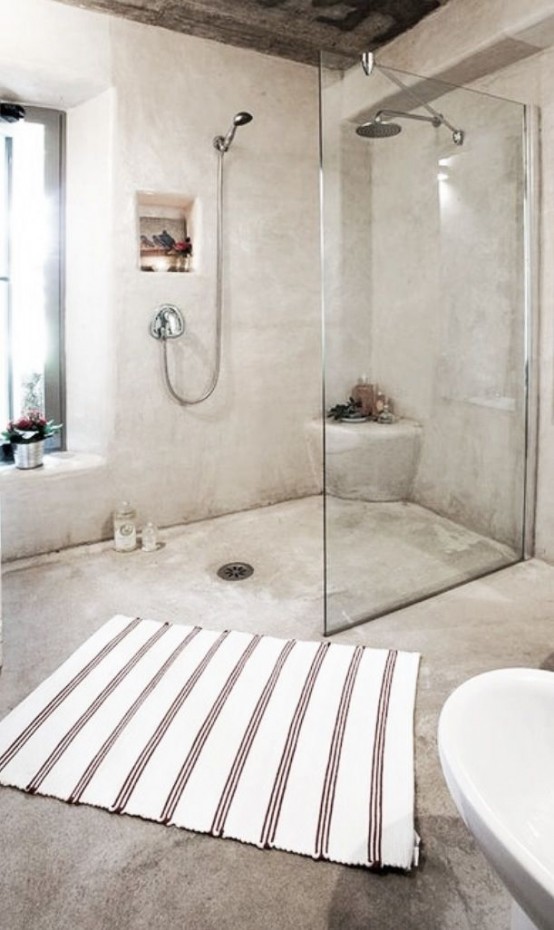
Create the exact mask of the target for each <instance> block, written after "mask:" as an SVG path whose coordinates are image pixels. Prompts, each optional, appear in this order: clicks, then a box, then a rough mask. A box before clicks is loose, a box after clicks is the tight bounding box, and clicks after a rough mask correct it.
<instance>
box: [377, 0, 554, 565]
mask: <svg viewBox="0 0 554 930" xmlns="http://www.w3.org/2000/svg"><path fill="white" fill-rule="evenodd" d="M553 45H554V0H537V2H535V3H533V4H532V5H530V4H529V3H527V2H525V0H494V2H490V3H487V4H486V5H483V4H482V3H481V2H480V0H450V2H449V3H448V4H447V5H446V6H445V7H444V8H442V9H441V10H440V11H438V12H437V13H436V14H433V15H432V16H431V17H429V18H428V19H427V20H426V21H425V23H421V24H420V25H418V26H417V27H416V28H414V29H413V30H411V31H410V32H409V33H407V34H406V35H405V36H403V37H400V38H399V39H397V40H395V41H394V42H392V43H390V44H389V45H388V46H387V48H386V49H383V50H382V54H381V55H380V56H379V57H380V61H381V62H382V63H383V64H385V65H386V64H389V65H390V66H392V67H398V68H401V69H405V70H407V71H410V72H413V73H416V74H417V73H419V74H425V75H442V76H445V77H447V78H448V79H451V80H453V81H459V80H461V81H465V82H467V83H472V86H474V87H475V88H476V89H478V90H483V91H485V92H490V93H493V94H498V95H501V96H505V97H507V98H508V99H511V100H517V101H520V102H521V103H527V104H530V105H533V106H536V107H539V108H540V127H541V132H540V158H539V166H538V168H539V178H540V217H539V250H540V255H539V263H540V276H539V282H538V283H539V301H538V304H539V305H538V308H537V309H538V317H539V319H538V329H539V334H538V335H539V350H538V355H537V357H536V359H535V368H536V373H537V376H538V382H539V395H540V396H539V424H538V427H539V428H538V470H537V499H536V545H535V551H536V555H537V556H538V557H540V558H544V559H546V560H547V561H549V562H554V533H553V532H552V526H553V525H554V486H553V483H552V478H551V476H552V473H553V470H554V401H553V399H554V362H553V358H552V345H553V344H554V297H553V295H554V269H553V268H552V263H551V262H549V261H548V260H547V258H546V257H547V256H549V255H550V254H551V252H552V250H553V248H554V222H553V218H554V171H553V165H554V100H553V99H552V93H551V88H552V82H553V80H554V52H553V51H552V46H553Z"/></svg>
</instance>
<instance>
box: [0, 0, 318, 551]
mask: <svg viewBox="0 0 554 930" xmlns="http://www.w3.org/2000/svg"><path fill="white" fill-rule="evenodd" d="M21 8H25V11H26V13H27V16H26V17H24V19H25V22H26V24H27V28H26V29H25V30H24V29H23V28H22V20H21V15H20V14H21V9H20V8H19V5H18V14H17V16H15V17H14V19H13V20H10V17H9V10H8V9H5V8H2V16H3V23H2V25H3V27H4V28H7V27H9V26H12V27H13V31H14V32H15V34H16V35H17V36H18V39H17V41H16V39H15V38H13V37H12V46H13V52H12V53H11V56H10V61H11V63H12V67H13V70H12V72H11V74H12V83H11V89H13V92H14V93H13V95H14V96H17V95H18V94H17V92H18V87H17V74H18V70H17V69H18V67H19V69H20V70H19V73H20V75H21V80H22V86H24V84H25V80H26V76H27V75H28V73H29V70H31V69H32V63H33V60H34V59H35V57H36V54H37V45H40V55H41V65H40V67H41V70H42V71H43V73H44V74H45V75H49V74H51V75H52V82H53V84H54V85H55V86H60V87H61V88H62V89H63V87H64V86H65V81H66V77H67V73H66V74H65V75H61V76H60V68H59V60H58V59H59V54H58V52H59V48H58V46H59V44H60V41H61V40H60V38H59V36H60V33H63V28H64V26H65V24H66V20H65V17H66V15H67V14H68V13H71V14H72V29H73V30H74V33H75V43H76V47H77V48H78V50H79V51H80V57H81V58H82V72H83V74H82V79H83V82H84V83H86V84H87V86H88V88H89V91H90V93H89V94H88V97H87V100H86V101H85V102H83V100H82V99H80V98H79V99H78V100H76V101H75V103H77V104H78V108H77V109H76V110H74V111H72V112H71V113H70V116H69V143H70V146H71V148H72V151H71V150H70V152H69V158H71V156H72V154H73V155H74V156H75V161H74V163H73V168H72V169H71V170H70V173H69V182H70V185H69V195H70V198H71V202H70V207H69V213H68V221H69V226H70V227H71V228H72V229H73V231H74V232H77V233H78V232H79V225H80V223H82V224H83V228H82V229H81V231H80V233H81V237H85V238H84V239H83V238H81V241H82V242H85V241H86V233H87V229H88V228H89V225H90V230H91V236H92V249H91V253H92V254H91V256H90V257H91V259H92V260H91V262H90V265H86V263H85V262H84V259H83V256H82V255H81V254H80V253H79V252H78V247H76V245H75V241H73V243H72V246H71V247H70V250H69V266H68V283H69V289H68V374H69V380H68V398H69V409H68V422H69V448H70V450H72V451H75V450H77V451H79V452H84V451H86V447H87V436H86V433H87V422H88V424H89V426H90V443H89V444H88V451H92V452H97V453H99V455H100V457H99V458H97V459H96V460H90V459H87V460H86V461H84V463H83V465H82V467H74V466H75V465H79V462H75V461H74V460H72V459H71V458H70V457H66V460H65V461H62V462H61V463H60V462H59V461H58V462H56V463H55V467H54V463H52V466H51V467H49V468H48V469H45V470H44V471H43V472H42V474H40V475H39V474H38V473H33V474H25V475H16V474H14V472H13V470H5V471H9V475H7V477H6V476H3V475H0V481H1V482H2V485H1V486H2V489H3V491H4V493H3V514H2V518H3V528H4V537H3V543H4V557H16V556H21V555H29V554H31V553H33V552H39V551H45V550H49V549H54V548H58V547H60V546H63V545H67V544H74V543H79V542H83V541H87V540H93V539H98V538H100V537H102V536H105V535H107V534H108V533H109V528H110V524H109V519H110V513H111V509H112V507H113V506H114V504H115V503H116V502H117V500H118V499H119V498H120V497H122V496H125V497H127V498H129V499H131V500H132V501H133V502H134V503H135V505H136V506H137V507H138V510H139V516H140V518H141V519H147V518H148V519H152V520H154V521H155V522H157V523H159V524H160V525H168V524H171V523H177V522H181V521H189V520H195V519H201V518H203V517H206V516H210V515H213V514H218V513H223V512H228V511H233V510H238V509H242V508H248V507H254V506H258V505H263V504H268V503H271V502H274V501H277V500H284V499H288V498H292V497H296V496H302V495H304V494H310V493H315V492H317V491H318V490H319V489H320V486H321V478H320V474H319V469H318V468H317V467H315V468H314V463H313V461H312V459H311V458H310V451H309V448H308V445H307V441H306V431H305V425H306V423H307V422H308V421H309V420H310V419H311V418H313V417H314V416H316V415H317V414H318V412H319V409H320V326H319V254H318V245H319V242H318V219H319V218H318V152H317V138H318V133H317V115H318V112H317V84H316V80H317V75H316V72H315V69H312V68H309V67H306V66H303V65H298V64H295V63H290V62H286V61H282V60H278V59H274V58H271V57H268V56H263V55H259V54H256V53H253V52H249V51H244V50H240V49H235V48H231V47H227V46H222V45H219V44H217V43H213V42H209V41H204V40H200V39H195V38H192V37H188V36H183V35H179V34H174V33H171V32H168V31H164V30H158V29H155V28H152V27H147V26H142V25H139V24H136V23H130V22H126V21H124V20H119V19H112V18H110V17H103V16H98V15H96V14H91V13H88V12H85V11H82V10H74V9H71V8H68V7H65V6H62V5H58V4H56V3H51V2H50V0H22V2H21ZM39 12H40V14H41V15H40V24H41V30H42V33H41V36H40V42H39V37H38V36H34V33H33V30H32V27H30V26H29V24H31V23H32V22H33V16H34V14H35V13H37V14H38V13H39ZM29 33H31V36H29ZM72 34H73V33H72ZM89 36H90V42H91V45H90V48H89V47H88V44H87V43H88V39H89ZM64 41H65V40H64ZM47 50H49V51H50V53H51V59H50V58H49V55H48V53H47ZM64 54H66V53H64ZM95 55H97V56H98V61H99V64H100V68H99V70H100V72H101V74H100V78H99V80H98V82H97V83H96V84H95V82H94V80H91V58H93V57H94V56H95ZM1 57H2V52H1V51H0V58H1ZM17 61H19V65H18V64H17ZM106 70H107V71H108V72H109V75H108V77H109V81H106ZM70 71H71V75H70V76H69V78H68V80H70V81H71V82H73V81H75V82H76V83H77V84H79V86H81V79H80V72H79V56H77V57H76V58H75V59H72V61H71V68H69V67H68V68H67V72H70ZM92 73H93V69H92ZM1 75H2V70H1V68H0V93H4V90H3V87H5V86H7V85H6V84H4V85H2V83H1ZM106 86H109V87H110V88H111V90H110V91H109V92H108V94H106V95H102V96H99V93H98V92H99V91H101V90H102V89H103V88H106ZM58 96H60V97H62V98H63V93H62V94H60V95H58ZM53 97H54V98H55V97H56V93H53ZM41 102H44V103H46V102H49V103H51V104H54V105H55V104H56V99H52V100H49V101H47V100H41ZM241 109H246V110H249V111H251V112H252V113H253V114H254V121H253V122H252V123H251V124H250V125H249V126H247V127H244V128H243V129H241V130H239V132H238V133H237V136H236V140H235V144H234V145H233V148H232V149H231V151H230V152H229V153H228V155H227V156H226V162H225V164H226V190H225V197H226V209H225V215H226V218H227V231H226V238H225V260H226V278H225V311H224V337H223V365H222V373H221V380H220V384H219V386H218V388H217V390H216V392H215V394H214V395H213V397H212V398H210V400H209V401H206V402H205V403H204V404H202V405H200V406H198V407H194V408H189V409H183V408H181V407H179V406H178V405H176V404H174V403H173V402H172V401H171V400H170V399H169V398H168V396H167V394H166V392H165V389H164V387H163V383H162V377H161V368H160V346H159V345H158V344H157V343H155V342H154V340H152V339H151V337H150V336H149V334H148V325H149V322H150V319H151V317H152V315H153V312H154V309H155V308H156V306H157V305H159V304H160V303H162V302H165V301H171V302H175V303H176V304H177V305H179V306H180V307H181V308H182V309H183V311H184V313H185V316H186V320H187V326H188V341H187V343H186V346H185V345H183V347H179V348H178V352H177V353H176V354H177V355H178V358H177V359H176V360H175V361H176V362H177V369H178V370H177V372H176V383H177V385H178V388H179V390H180V391H182V392H184V393H188V394H192V395H193V396H194V395H196V394H198V393H199V392H200V391H201V390H202V389H203V388H204V386H205V383H206V381H207V379H208V373H209V368H210V364H211V362H212V359H213V351H214V287H215V282H214V268H215V168H216V155H215V152H214V149H213V147H212V138H213V136H214V135H216V134H217V133H221V132H225V131H226V129H227V127H228V125H229V122H230V119H231V117H232V116H233V114H234V113H235V112H237V111H238V110H241ZM89 146H90V149H88V147H89ZM87 149H88V155H87ZM95 164H96V165H97V170H96V169H95ZM87 177H88V179H89V182H90V185H92V186H91V187H87V180H86V179H87ZM80 187H81V193H82V196H81V193H79V188H80ZM72 189H73V191H74V194H73V193H71V191H72ZM139 190H140V191H145V190H152V191H161V192H162V193H168V192H170V193H176V194H180V195H183V196H184V197H191V198H195V199H196V200H197V214H198V222H197V223H196V230H195V243H194V245H195V252H196V257H195V269H196V270H195V271H194V273H191V274H188V275H178V274H165V275H164V274H160V275H157V274H148V273H141V272H140V271H139V270H138V268H137V251H136V249H137V246H136V242H137V213H136V200H135V195H136V192H137V191H139ZM84 247H85V248H86V245H85V246H84ZM172 348H173V347H172ZM73 391H74V393H72V392H73ZM82 411H87V414H86V415H85V416H83V413H82ZM89 416H90V419H89Z"/></svg>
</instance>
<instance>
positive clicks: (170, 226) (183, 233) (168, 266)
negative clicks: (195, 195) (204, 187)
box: [137, 191, 195, 272]
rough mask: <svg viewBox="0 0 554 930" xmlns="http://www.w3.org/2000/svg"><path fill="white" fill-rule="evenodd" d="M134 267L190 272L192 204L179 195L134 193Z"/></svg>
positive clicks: (160, 270) (150, 270) (192, 263)
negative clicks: (136, 251) (136, 248)
mask: <svg viewBox="0 0 554 930" xmlns="http://www.w3.org/2000/svg"><path fill="white" fill-rule="evenodd" d="M137 215H138V222H137V228H138V243H137V244H138V265H139V268H140V270H141V271H148V272H188V271H193V270H194V261H195V256H194V252H195V249H194V225H195V224H194V215H195V201H194V200H193V199H191V198H188V197H183V196H182V195H180V194H160V193H157V192H155V191H138V193H137Z"/></svg>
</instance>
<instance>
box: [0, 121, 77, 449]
mask: <svg viewBox="0 0 554 930" xmlns="http://www.w3.org/2000/svg"><path fill="white" fill-rule="evenodd" d="M22 105H23V106H24V109H25V122H27V123H40V124H41V125H43V126H44V133H45V135H44V143H45V162H44V171H45V173H44V190H45V195H46V197H47V198H48V199H49V200H50V201H51V202H52V203H55V204H56V206H57V210H56V217H55V222H54V223H53V225H52V229H51V247H50V249H49V252H48V255H47V256H46V260H45V264H44V283H45V308H44V311H45V323H46V332H47V348H46V353H45V362H44V408H45V412H46V414H47V416H48V419H51V420H54V421H55V422H56V423H62V424H65V325H64V317H65V159H66V115H65V113H64V112H63V111H60V110H54V109H50V108H46V107H35V106H27V105H25V104H22ZM2 129H3V132H2V133H1V134H0V139H1V138H4V140H5V149H4V150H5V156H3V154H2V151H1V149H2V148H4V146H1V147H0V157H1V159H2V165H0V170H2V171H3V170H4V167H3V166H4V165H5V166H6V171H7V184H6V189H7V216H6V230H5V231H6V233H7V254H6V262H7V267H6V268H5V271H6V274H5V275H2V270H1V269H0V284H5V285H7V312H6V324H5V333H4V335H5V338H6V342H7V345H6V346H5V349H4V352H3V353H2V355H3V359H2V361H3V362H4V363H5V366H6V369H7V371H6V379H7V380H8V382H9V383H8V385H7V399H8V406H9V416H10V417H16V416H18V414H19V412H20V411H18V410H14V409H13V375H12V354H13V353H12V336H11V321H12V319H13V312H14V311H13V306H12V300H11V286H10V285H11V277H10V274H11V267H10V238H11V223H12V215H13V214H12V199H11V197H12V182H11V171H12V167H13V137H12V136H11V135H10V133H9V124H8V126H7V127H6V126H5V125H3V126H2ZM0 219H1V218H0ZM3 427H4V424H2V428H3ZM65 438H66V430H65V425H64V426H63V428H62V430H61V431H60V432H58V433H56V434H55V435H54V436H52V437H51V438H50V439H48V440H47V441H46V450H47V451H53V450H59V449H65V447H66V441H65Z"/></svg>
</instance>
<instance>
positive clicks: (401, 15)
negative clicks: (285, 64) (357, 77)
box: [61, 0, 448, 64]
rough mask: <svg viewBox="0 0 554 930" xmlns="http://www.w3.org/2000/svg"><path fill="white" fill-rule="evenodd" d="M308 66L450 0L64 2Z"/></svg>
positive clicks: (370, 43) (381, 40)
mask: <svg viewBox="0 0 554 930" xmlns="http://www.w3.org/2000/svg"><path fill="white" fill-rule="evenodd" d="M61 2H64V3H71V4H73V5H74V6H80V7H88V8H90V9H93V10H101V11H104V12H108V13H115V14H116V15H117V16H123V17H126V18H128V19H134V20H138V21H139V22H141V23H149V24H150V25H154V26H163V27H164V28H165V29H173V30H175V31H177V32H186V33H188V34H190V35H196V36H202V37H203V38H206V39H216V40H217V41H219V42H226V43H228V44H229V45H239V46H242V47H244V48H253V49H256V50H257V51H260V52H266V53H268V54H271V55H280V56H282V57H283V58H291V59H293V60H295V61H303V62H306V63H307V64H317V61H318V55H319V51H320V49H324V50H326V51H331V52H333V51H334V52H338V53H340V54H347V55H349V54H351V55H355V54H357V53H358V52H361V51H364V50H368V51H373V50H374V49H376V48H379V46H381V45H384V44H385V43H386V42H389V41H390V40H391V39H393V38H394V37H395V36H397V35H400V34H401V33H402V32H405V31H406V30H407V29H410V28H411V27H412V26H414V25H415V24H416V23H417V22H419V20H420V19H422V18H423V17H424V16H426V15H427V14H428V13H431V12H432V11H433V10H436V9H437V8H438V7H440V6H442V5H443V4H445V3H446V2H448V0H61Z"/></svg>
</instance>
